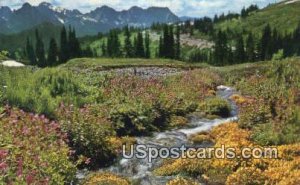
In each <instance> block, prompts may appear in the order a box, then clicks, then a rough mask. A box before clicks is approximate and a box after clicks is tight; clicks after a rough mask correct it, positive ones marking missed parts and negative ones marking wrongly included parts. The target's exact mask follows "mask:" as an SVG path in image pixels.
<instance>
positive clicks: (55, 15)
mask: <svg viewBox="0 0 300 185" xmlns="http://www.w3.org/2000/svg"><path fill="white" fill-rule="evenodd" d="M177 21H179V18H178V17H177V16H176V15H175V14H173V13H172V12H171V11H170V9H168V8H160V7H150V8H148V9H142V8H139V7H132V8H130V9H129V10H124V11H116V10H114V9H112V8H110V7H108V6H102V7H100V8H96V9H95V10H94V11H91V12H89V13H86V14H83V13H81V12H80V11H78V10H67V9H64V8H60V7H55V6H53V5H51V4H50V3H41V4H40V5H38V6H31V5H30V4H29V3H25V4H23V6H22V7H21V8H20V9H18V10H14V11H12V10H11V9H10V8H9V7H0V33H4V34H11V33H18V32H21V31H24V30H26V29H30V28H32V27H34V26H37V25H39V24H41V23H44V22H49V23H52V24H55V25H63V24H64V25H72V26H74V27H75V28H76V30H77V32H78V35H80V36H83V35H92V34H96V33H98V32H107V31H108V30H109V29H111V28H119V27H123V26H125V25H129V26H136V27H146V26H150V25H151V24H152V23H154V22H160V23H171V22H177Z"/></svg>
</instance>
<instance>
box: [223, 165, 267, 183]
mask: <svg viewBox="0 0 300 185" xmlns="http://www.w3.org/2000/svg"><path fill="white" fill-rule="evenodd" d="M265 182H266V177H265V176H264V175H263V174H262V171H261V170H260V169H258V168H255V167H242V168H239V169H238V170H237V171H236V172H235V173H233V174H231V175H230V176H229V177H228V178H227V180H226V184H228V185H261V184H265Z"/></svg>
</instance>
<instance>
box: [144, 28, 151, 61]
mask: <svg viewBox="0 0 300 185" xmlns="http://www.w3.org/2000/svg"><path fill="white" fill-rule="evenodd" d="M150 55H151V54H150V35H149V32H148V31H147V32H146V36H145V58H150Z"/></svg>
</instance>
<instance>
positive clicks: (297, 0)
mask: <svg viewBox="0 0 300 185" xmlns="http://www.w3.org/2000/svg"><path fill="white" fill-rule="evenodd" d="M299 1H300V0H291V1H287V2H285V3H284V4H292V3H296V2H299Z"/></svg>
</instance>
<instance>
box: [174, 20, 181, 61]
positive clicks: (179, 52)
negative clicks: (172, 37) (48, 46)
mask: <svg viewBox="0 0 300 185" xmlns="http://www.w3.org/2000/svg"><path fill="white" fill-rule="evenodd" d="M180 56H181V51H180V27H179V26H177V27H176V44H175V58H176V59H180Z"/></svg>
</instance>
